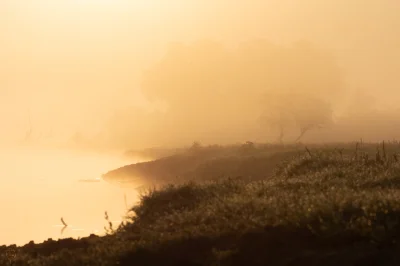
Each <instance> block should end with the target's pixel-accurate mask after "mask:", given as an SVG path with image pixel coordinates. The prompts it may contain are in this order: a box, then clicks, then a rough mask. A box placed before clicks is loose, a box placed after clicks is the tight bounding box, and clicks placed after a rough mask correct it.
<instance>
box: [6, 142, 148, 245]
mask: <svg viewBox="0 0 400 266" xmlns="http://www.w3.org/2000/svg"><path fill="white" fill-rule="evenodd" d="M0 160H1V162H2V164H1V167H0V184H1V186H0V212H1V214H2V219H0V235H1V243H0V244H1V245H3V244H18V245H22V244H25V243H27V242H29V241H31V240H34V241H35V242H41V241H44V240H47V239H48V238H53V239H58V238H64V237H83V236H88V235H90V234H91V233H94V234H104V233H105V230H104V226H106V225H107V222H106V220H105V218H104V214H105V211H107V212H108V215H109V218H110V220H112V221H113V224H114V226H118V224H119V223H120V222H121V221H122V220H123V219H122V218H123V216H125V215H126V213H127V209H126V204H128V206H131V205H133V204H135V203H136V202H137V200H138V191H137V190H135V189H133V188H132V187H130V188H124V187H121V186H118V185H116V184H109V183H106V182H105V181H100V182H80V180H81V179H82V180H83V179H90V180H94V179H96V178H100V177H101V174H103V173H105V172H106V171H108V170H109V169H113V168H116V167H119V166H121V165H125V164H128V163H133V162H134V161H132V160H126V159H123V158H120V157H118V156H109V155H101V154H100V155H99V154H93V153H82V152H81V153H78V152H69V151H65V150H64V151H63V150H41V151H40V150H32V149H30V150H27V149H25V150H22V149H18V150H4V151H2V152H1V153H0ZM139 185H140V184H138V186H139ZM124 195H125V197H126V202H125V197H124ZM61 217H63V219H64V221H65V222H66V223H67V224H68V227H66V228H65V229H64V230H63V232H62V234H61V230H62V229H63V226H62V222H61Z"/></svg>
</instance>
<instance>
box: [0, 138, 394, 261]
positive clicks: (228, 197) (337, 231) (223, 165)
mask: <svg viewBox="0 0 400 266" xmlns="http://www.w3.org/2000/svg"><path fill="white" fill-rule="evenodd" d="M397 151H400V146H399V144H398V143H390V144H386V145H382V144H379V145H378V144H363V145H357V148H356V145H355V144H346V145H345V144H340V145H339V144H332V145H327V146H319V147H317V146H309V147H307V148H306V147H304V146H301V145H296V146H288V147H284V148H282V147H278V146H268V145H261V146H257V145H250V144H246V145H244V146H232V147H225V148H224V147H212V148H211V147H208V148H200V149H196V150H189V151H186V152H184V153H180V154H175V155H172V156H169V157H167V158H163V159H158V160H155V161H153V162H148V163H142V164H136V165H131V166H126V167H123V168H120V169H117V170H114V171H111V172H109V173H107V174H106V175H105V178H106V179H108V180H118V179H124V180H129V179H130V178H135V177H137V176H138V175H141V176H140V177H141V178H143V179H146V178H147V179H149V182H158V181H160V180H161V181H162V182H163V183H169V181H170V180H174V178H175V176H176V175H181V176H182V178H181V179H180V180H179V182H178V183H176V184H170V185H164V186H163V187H162V188H160V189H153V190H149V191H148V192H147V193H145V194H144V195H143V196H142V200H141V202H140V204H139V205H137V206H134V207H133V208H132V212H131V213H129V214H128V217H127V221H126V222H125V223H124V224H123V225H122V226H121V227H120V228H118V229H117V230H116V231H113V232H110V234H109V235H107V236H105V237H96V236H91V237H89V238H85V239H81V240H72V239H67V240H62V241H47V242H45V243H43V244H36V245H35V244H33V243H30V244H27V245H26V246H24V247H20V248H18V247H15V246H9V247H4V246H3V247H0V265H244V264H248V265H300V266H301V265H307V266H310V265H338V264H340V265H400V264H399V262H400V256H399V255H398V254H399V251H400V245H399V241H400V193H399V192H400V191H399V188H400V162H399V159H398V156H397ZM180 165H181V167H180ZM185 175H188V177H187V178H188V179H187V180H188V181H187V182H183V180H184V179H183V177H184V176H185Z"/></svg>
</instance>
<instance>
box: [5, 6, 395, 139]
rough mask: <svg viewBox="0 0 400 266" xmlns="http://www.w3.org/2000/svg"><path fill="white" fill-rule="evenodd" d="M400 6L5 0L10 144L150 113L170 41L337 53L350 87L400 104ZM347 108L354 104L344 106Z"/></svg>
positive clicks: (92, 129)
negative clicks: (151, 86)
mask: <svg viewBox="0 0 400 266" xmlns="http://www.w3.org/2000/svg"><path fill="white" fill-rule="evenodd" d="M399 13H400V2H399V1H398V0H322V1H321V0H252V1H244V0H242V1H239V0H213V1H211V0H168V1H164V0H130V1H128V0H126V1H123V0H47V1H45V0H35V1H30V0H25V1H24V0H1V1H0V111H1V113H0V119H2V125H4V126H5V127H4V128H7V130H3V132H1V133H0V135H1V136H12V135H16V134H17V135H18V134H19V135H21V136H23V134H24V132H25V131H26V128H27V126H28V120H29V117H31V118H30V119H31V123H32V125H33V127H35V128H39V130H40V131H43V134H52V132H53V133H54V132H56V133H57V134H72V133H73V132H75V131H87V132H96V130H99V128H101V125H102V124H103V123H104V121H105V120H106V119H107V118H108V117H110V116H111V115H112V114H113V112H115V111H117V110H119V109H121V108H126V107H129V106H134V105H145V104H146V102H145V100H144V99H143V97H142V96H141V95H140V88H139V86H140V77H141V73H142V71H143V70H144V69H145V68H147V67H150V66H151V65H152V64H154V63H156V62H157V61H158V60H160V59H161V58H162V56H163V55H164V53H165V51H166V49H167V48H168V45H169V43H171V42H191V41H195V40H198V39H212V40H217V41H221V42H223V43H224V44H226V45H229V46H236V45H237V44H238V43H240V42H242V41H246V40H252V39H260V38H265V39H268V40H271V41H273V42H276V43H278V44H280V43H290V42H293V41H297V40H307V41H311V42H313V43H315V44H316V45H318V46H320V47H324V48H329V49H331V50H332V52H333V53H334V55H335V56H336V58H337V61H338V64H339V65H340V66H341V67H342V68H343V70H344V72H345V75H346V76H345V81H346V85H347V87H348V89H349V91H351V90H355V89H362V90H365V91H367V92H368V93H371V94H372V95H374V96H375V98H376V99H378V100H379V101H381V102H386V104H385V106H387V103H389V104H394V103H395V100H396V97H397V96H400V93H399V92H398V91H399V90H398V88H399V87H400V86H399V85H400V81H399V80H398V79H397V78H396V76H397V75H396V74H397V72H398V70H399V69H400V16H398V14H399ZM344 101H345V99H344Z"/></svg>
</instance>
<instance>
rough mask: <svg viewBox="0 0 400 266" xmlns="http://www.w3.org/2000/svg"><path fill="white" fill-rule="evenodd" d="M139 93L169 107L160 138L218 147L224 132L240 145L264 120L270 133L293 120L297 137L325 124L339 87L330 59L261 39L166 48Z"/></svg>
mask: <svg viewBox="0 0 400 266" xmlns="http://www.w3.org/2000/svg"><path fill="white" fill-rule="evenodd" d="M142 92H143V94H144V96H145V97H147V99H149V100H150V101H164V102H166V103H167V105H168V109H167V113H166V114H165V116H164V117H163V119H162V121H163V122H162V123H163V125H162V126H160V128H163V129H164V132H165V134H171V137H172V135H180V136H187V137H188V138H190V137H191V138H192V140H194V139H196V140H200V141H202V139H204V138H205V136H208V140H210V141H214V142H217V141H219V140H220V139H221V138H217V135H218V134H220V133H222V132H226V134H227V135H229V136H226V138H225V139H229V137H231V138H232V139H230V140H231V141H232V140H233V139H235V138H236V139H235V140H233V141H239V139H238V138H241V137H242V136H245V135H246V133H245V131H246V130H254V127H251V126H250V125H254V124H256V122H257V119H258V118H259V117H260V115H261V114H262V113H264V115H265V114H266V113H268V115H265V117H268V119H269V120H268V119H267V120H268V121H266V122H267V124H269V125H270V126H277V125H278V126H279V127H280V126H283V125H286V124H287V123H288V121H291V122H292V124H293V123H294V124H295V125H297V130H300V132H303V131H304V132H305V131H307V130H309V129H310V128H312V127H314V126H315V125H317V124H318V125H319V124H321V123H325V122H327V121H329V120H330V118H329V116H330V111H329V110H330V108H331V106H332V104H334V103H335V101H336V100H337V99H339V98H340V96H341V93H342V92H343V84H342V75H341V71H340V68H339V67H338V66H337V65H336V63H335V60H334V58H333V57H332V56H331V55H330V53H329V52H327V51H325V50H322V49H317V48H315V47H313V46H312V45H310V44H308V43H304V42H299V43H295V44H293V45H290V46H283V45H275V44H272V43H270V42H267V41H264V40H258V41H252V42H247V43H243V44H241V45H239V46H238V47H235V48H231V49H228V48H226V47H224V46H223V45H221V44H219V43H217V42H212V41H199V42H195V43H192V44H179V43H177V44H174V45H171V48H170V49H169V51H168V52H167V53H166V55H165V56H164V58H163V59H162V60H161V61H160V62H158V63H157V64H155V65H153V67H151V68H150V69H148V70H147V71H146V72H145V74H144V75H143V80H142ZM263 95H269V96H268V97H266V98H265V97H263ZM298 95H302V96H301V97H299V96H298ZM305 101H308V102H305ZM311 107H312V108H311ZM296 108H297V109H296ZM307 108H308V109H307ZM317 114H321V117H318V118H316V117H315V115H317ZM228 132H229V133H228ZM247 133H248V132H247ZM213 134H214V136H216V138H215V139H210V135H213ZM301 134H304V133H301ZM189 135H190V136H189ZM219 137H221V136H219ZM183 139H184V137H183Z"/></svg>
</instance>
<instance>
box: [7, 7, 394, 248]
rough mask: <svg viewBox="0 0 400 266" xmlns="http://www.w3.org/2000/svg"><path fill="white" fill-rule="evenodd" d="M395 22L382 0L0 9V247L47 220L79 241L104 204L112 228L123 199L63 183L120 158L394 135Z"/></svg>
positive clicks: (32, 235)
mask: <svg viewBox="0 0 400 266" xmlns="http://www.w3.org/2000/svg"><path fill="white" fill-rule="evenodd" d="M399 12H400V2H399V1H397V0H380V1H377V0H351V1H349V0H325V1H320V0H301V1H300V0H298V1H295V0H254V1H242V0H219V1H206V0H193V1H189V0H169V1H164V0H146V1H145V0H132V1H131V0H129V1H128V0H57V1H55V0H35V1H30V0H1V1H0V125H1V130H0V157H1V164H0V173H1V175H0V197H1V200H2V201H1V205H0V208H1V211H2V215H3V216H2V217H7V218H4V219H3V220H0V235H1V236H2V240H1V241H3V242H5V243H13V242H16V243H23V242H25V241H28V240H30V239H33V240H40V239H47V238H48V237H57V236H58V235H59V232H58V231H59V228H58V227H57V226H55V227H53V225H57V224H59V222H60V218H61V216H63V217H65V219H66V220H68V221H69V222H70V223H71V224H73V225H74V226H76V227H77V228H83V229H84V230H85V231H84V233H82V234H87V233H89V232H91V231H93V230H101V229H102V225H103V222H104V217H103V216H104V211H105V210H108V211H109V213H110V216H111V217H115V219H116V220H118V219H119V215H121V213H123V211H124V208H125V206H124V202H123V194H124V193H131V194H130V196H129V200H131V201H132V202H134V201H135V199H136V196H135V195H136V194H135V193H136V192H135V191H132V190H129V192H125V191H123V190H122V189H121V188H118V187H116V186H113V185H109V184H106V183H104V182H99V183H82V182H78V181H77V180H79V179H81V178H96V177H98V176H99V175H100V174H101V173H104V172H107V171H108V170H112V169H113V168H116V167H119V166H122V165H124V164H127V163H132V161H128V162H127V161H125V160H122V159H120V158H121V157H120V154H122V153H123V152H124V151H126V150H129V149H135V150H136V149H143V148H149V147H182V146H187V145H190V144H191V143H192V142H193V141H198V142H200V143H202V144H214V143H218V144H230V143H243V142H245V141H254V142H277V141H278V142H282V143H292V142H295V141H303V142H320V143H321V142H337V141H353V140H358V139H360V138H363V139H364V140H365V141H381V140H384V139H385V140H387V139H390V140H391V139H400V133H399V132H400V123H399V122H398V117H399V116H400V109H399V108H398V103H397V101H398V99H399V97H400V90H399V88H400V80H399V78H398V77H397V76H398V72H399V70H400V16H398V14H399ZM138 185H140V184H138ZM78 232H83V231H73V230H69V231H68V230H66V231H65V232H64V235H65V236H67V235H70V236H77V235H78V234H80V233H78ZM0 244H2V243H0Z"/></svg>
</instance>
